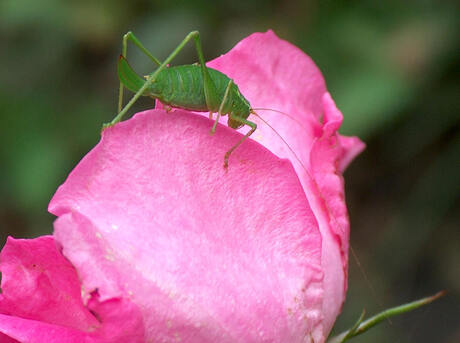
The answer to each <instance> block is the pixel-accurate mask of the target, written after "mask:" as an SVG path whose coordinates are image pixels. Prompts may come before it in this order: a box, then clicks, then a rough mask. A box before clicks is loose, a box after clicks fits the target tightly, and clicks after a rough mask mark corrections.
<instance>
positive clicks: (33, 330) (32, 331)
mask: <svg viewBox="0 0 460 343" xmlns="http://www.w3.org/2000/svg"><path fill="white" fill-rule="evenodd" d="M0 333H3V334H4V335H6V336H7V337H8V338H7V339H8V340H9V341H10V342H11V339H14V340H13V342H15V340H16V341H17V342H20V343H43V342H47V343H63V342H66V343H108V341H104V340H98V339H95V338H93V337H91V335H89V334H88V333H85V332H82V331H79V330H76V329H73V328H70V327H65V326H59V325H53V324H48V323H45V322H41V321H36V320H31V319H23V318H20V317H15V316H8V315H4V314H0ZM2 338H3V337H2V336H0V339H2ZM8 340H5V341H0V342H1V343H4V342H5V343H6V342H9V341H8Z"/></svg>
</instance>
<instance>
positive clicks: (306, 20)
mask: <svg viewBox="0 0 460 343" xmlns="http://www.w3.org/2000/svg"><path fill="white" fill-rule="evenodd" d="M459 9H460V8H459V6H458V5H457V3H456V2H455V1H439V0H432V1H428V0H425V1H423V0H420V1H392V0H387V1H373V0H355V1H346V2H345V1H324V0H321V1H320V0H316V1H315V0H311V1H300V0H299V1H296V0H291V1H275V0H272V1H262V0H256V1H248V0H225V1H205V0H193V1H192V0H188V1H187V0H183V1H171V0H157V1H146V0H131V1H126V0H110V1H109V0H100V1H89V0H88V1H85V0H68V1H59V0H40V1H32V0H1V1H0V42H1V43H0V44H1V45H0V245H1V246H2V245H3V243H4V241H5V239H6V236H7V235H13V236H15V237H35V236H37V235H41V234H47V233H50V232H51V230H52V222H53V216H51V215H50V214H48V213H47V210H46V208H47V204H48V201H49V199H50V198H51V196H52V195H53V193H54V191H55V190H56V188H57V186H58V185H59V184H61V183H62V182H63V181H64V180H65V177H66V175H67V174H68V173H69V172H70V170H71V169H72V168H73V167H74V166H75V165H76V163H77V162H78V161H79V160H80V159H81V158H82V157H83V156H84V154H85V153H86V152H88V151H89V150H90V149H91V148H92V147H93V146H94V145H95V144H96V143H97V142H98V140H99V137H100V136H99V131H100V128H101V124H102V123H103V122H107V121H108V120H109V119H111V118H112V117H113V116H114V114H115V112H116V101H117V90H118V80H117V76H116V72H115V70H116V69H115V68H116V61H117V57H118V55H119V53H120V49H121V37H122V34H123V33H125V32H126V31H128V30H133V31H134V32H135V33H136V35H137V36H138V37H139V38H140V39H141V40H142V41H143V42H144V43H145V45H146V46H148V47H150V48H151V50H152V51H153V53H154V54H155V55H156V56H158V57H159V58H160V59H161V58H164V57H166V56H167V55H168V54H169V52H170V51H171V50H172V49H173V48H174V47H175V46H176V45H177V44H178V43H179V41H180V40H181V39H182V38H183V37H184V36H185V34H186V33H188V32H190V31H191V30H194V29H198V30H200V31H201V33H202V39H203V48H204V52H205V56H206V58H207V59H208V60H210V59H212V58H215V57H217V56H218V55H220V54H222V53H224V52H226V51H228V50H229V49H230V48H231V47H232V46H233V45H235V44H236V43H237V42H238V41H239V40H240V39H242V38H244V37H245V36H247V35H249V34H250V33H252V32H255V31H265V30H267V29H268V28H272V29H274V30H275V32H276V33H277V34H278V35H279V36H280V37H282V38H284V39H287V40H289V41H290V42H292V43H294V44H296V45H297V46H299V47H300V48H301V49H302V50H304V51H305V52H307V53H308V54H309V55H310V56H311V57H312V58H313V59H314V61H315V62H316V63H317V65H318V66H319V67H320V69H321V70H322V72H323V74H324V77H325V79H326V81H327V84H328V89H329V90H330V92H331V94H332V96H333V97H334V99H335V101H336V102H337V104H338V106H339V108H340V109H341V110H342V111H343V113H344V115H345V120H344V124H343V128H342V129H341V132H342V133H344V134H348V135H358V136H360V137H361V138H362V139H363V140H364V141H365V142H366V143H367V149H366V151H365V152H364V153H363V154H362V155H361V156H360V157H359V158H358V159H357V160H356V161H354V162H353V164H352V165H351V167H350V168H349V169H348V170H347V172H346V174H345V178H346V190H347V200H348V206H349V210H350V217H351V222H352V232H351V245H352V248H353V251H354V253H355V255H356V256H357V259H355V258H354V257H353V255H350V282H349V294H348V299H347V302H346V304H345V307H344V311H343V314H342V315H341V317H340V318H339V320H338V322H337V325H336V330H337V331H342V330H344V329H345V328H347V327H349V326H351V325H352V323H354V321H355V320H356V319H357V317H358V316H359V314H360V312H361V310H362V309H363V308H366V310H367V312H368V313H374V312H376V311H380V310H382V309H384V308H386V307H390V306H393V305H396V304H400V303H402V302H405V301H409V300H413V299H415V298H418V297H422V296H425V295H428V294H432V293H434V292H436V291H438V290H441V289H447V290H448V291H449V294H448V295H447V296H446V297H445V298H444V299H441V300H439V301H438V302H436V303H435V304H432V305H431V306H429V307H427V308H425V309H422V310H418V311H416V312H414V313H411V314H408V315H405V316H403V317H399V318H396V319H393V320H391V322H387V323H385V324H383V325H381V326H380V327H378V328H376V329H373V330H371V331H370V332H368V333H366V334H364V335H363V336H361V337H359V338H356V339H355V340H354V342H357V343H358V342H377V343H379V342H446V343H454V342H460V296H459V293H460V230H459V229H460V228H459V226H460V206H459V205H460V201H459V200H460V196H459V195H460V131H459V122H460V121H459V119H460V116H459V109H460V106H459V95H460V92H459V91H460V89H459V83H458V71H459V70H460V69H459V59H458V58H457V57H458V52H459V51H460V50H459V40H458V37H459V20H458V13H459ZM128 51H129V58H130V61H131V63H132V64H134V65H136V69H137V70H140V71H145V72H146V73H147V72H149V71H151V67H152V66H151V64H150V62H149V60H148V59H146V58H145V57H143V56H142V55H141V54H139V53H137V52H136V51H135V49H134V48H131V49H130V50H128ZM261 53H263V52H261ZM195 61H196V55H195V51H194V49H193V48H188V49H186V51H185V52H184V53H183V54H181V55H180V56H179V57H178V59H177V60H176V63H178V64H180V63H193V62H195ZM455 71H457V74H456V73H455ZM150 106H152V103H151V101H140V102H139V104H138V105H137V109H145V108H148V107H150Z"/></svg>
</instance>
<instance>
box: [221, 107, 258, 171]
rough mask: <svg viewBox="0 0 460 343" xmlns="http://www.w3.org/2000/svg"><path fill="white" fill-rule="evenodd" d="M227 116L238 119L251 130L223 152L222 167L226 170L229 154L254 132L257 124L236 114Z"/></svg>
mask: <svg viewBox="0 0 460 343" xmlns="http://www.w3.org/2000/svg"><path fill="white" fill-rule="evenodd" d="M229 116H230V117H231V118H232V119H233V120H235V121H238V122H240V123H241V124H244V125H247V126H249V127H250V128H251V130H249V132H248V133H247V134H245V135H244V137H243V138H241V140H240V141H239V142H238V143H236V144H235V145H234V146H233V147H232V148H231V149H230V150H229V151H227V152H226V153H225V157H224V168H225V169H226V170H227V169H228V159H229V157H230V154H231V153H232V152H233V151H235V149H236V148H238V147H239V146H240V145H241V144H242V143H243V142H244V141H245V140H246V139H247V138H248V137H249V136H250V135H252V134H253V133H254V131H255V130H256V129H257V124H256V123H253V122H252V121H249V120H246V119H244V118H241V117H238V116H235V115H231V114H229Z"/></svg>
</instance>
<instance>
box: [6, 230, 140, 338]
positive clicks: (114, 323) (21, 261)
mask: <svg viewBox="0 0 460 343" xmlns="http://www.w3.org/2000/svg"><path fill="white" fill-rule="evenodd" d="M0 270H1V271H2V292H1V294H0V342H2V343H3V342H5V343H7V342H18V341H19V342H22V343H26V342H31V343H32V342H46V341H49V342H97V343H109V342H110V343H116V342H120V343H122V342H133V343H134V342H138V343H141V342H144V328H143V323H142V320H141V316H140V312H139V310H138V309H137V307H136V306H134V304H132V303H130V302H129V301H128V300H123V299H110V300H106V301H104V302H100V301H99V299H98V298H97V297H95V295H94V294H93V295H91V298H90V300H89V301H90V303H89V309H88V308H86V307H85V306H84V305H83V302H82V299H81V290H80V281H79V279H78V276H77V273H76V271H75V269H74V267H73V266H72V265H71V264H70V263H69V261H68V260H66V259H65V258H64V256H62V254H61V253H60V252H59V250H58V249H57V247H56V244H55V241H54V239H53V237H51V236H43V237H39V238H36V239H31V240H27V239H13V238H11V237H9V238H8V240H7V243H6V245H5V246H4V248H3V250H2V252H1V254H0ZM94 315H96V316H97V317H98V318H96V317H94Z"/></svg>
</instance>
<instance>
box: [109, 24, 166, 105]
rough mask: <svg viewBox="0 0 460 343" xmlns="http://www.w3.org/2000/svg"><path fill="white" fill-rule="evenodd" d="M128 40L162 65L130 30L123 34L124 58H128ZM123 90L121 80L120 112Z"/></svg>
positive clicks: (119, 94)
mask: <svg viewBox="0 0 460 343" xmlns="http://www.w3.org/2000/svg"><path fill="white" fill-rule="evenodd" d="M128 41H131V42H132V43H133V44H134V45H136V46H137V47H138V48H139V49H140V50H141V51H142V52H143V53H144V54H145V55H147V57H148V58H150V59H151V60H152V61H153V63H155V64H156V65H157V66H160V65H161V62H160V60H159V59H157V58H156V57H155V56H153V55H152V53H151V52H150V51H149V50H148V49H147V48H146V47H145V46H144V45H143V44H142V43H141V41H140V40H139V39H138V38H137V37H136V36H135V35H134V34H133V33H132V32H131V31H128V32H127V33H126V34H125V35H123V44H122V50H121V54H122V56H123V57H124V58H126V54H127V51H128ZM123 90H124V87H123V83H121V82H120V90H119V92H118V113H120V112H121V109H122V108H123Z"/></svg>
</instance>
